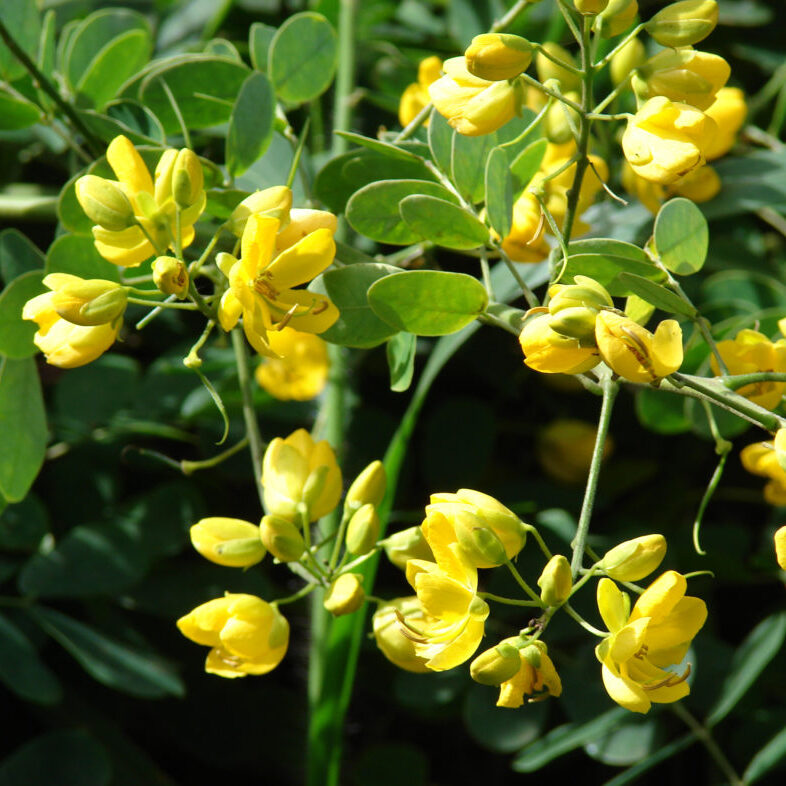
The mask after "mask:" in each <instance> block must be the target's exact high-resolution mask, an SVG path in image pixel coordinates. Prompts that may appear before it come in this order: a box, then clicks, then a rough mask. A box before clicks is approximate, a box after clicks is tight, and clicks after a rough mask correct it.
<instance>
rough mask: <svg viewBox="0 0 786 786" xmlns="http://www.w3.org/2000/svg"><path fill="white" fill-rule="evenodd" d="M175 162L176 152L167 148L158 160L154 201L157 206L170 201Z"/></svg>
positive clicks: (171, 148)
mask: <svg viewBox="0 0 786 786" xmlns="http://www.w3.org/2000/svg"><path fill="white" fill-rule="evenodd" d="M176 160H177V150H175V149H174V148H173V147H170V148H167V149H166V150H165V151H164V152H163V153H162V154H161V158H159V159H158V163H157V164H156V172H155V201H156V204H158V205H163V204H164V203H165V202H166V201H167V200H169V199H172V172H173V171H174V168H175V161H176Z"/></svg>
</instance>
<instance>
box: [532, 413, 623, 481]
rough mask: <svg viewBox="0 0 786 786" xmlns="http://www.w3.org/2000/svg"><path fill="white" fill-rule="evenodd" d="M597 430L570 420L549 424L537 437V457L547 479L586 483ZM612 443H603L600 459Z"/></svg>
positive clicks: (580, 421)
mask: <svg viewBox="0 0 786 786" xmlns="http://www.w3.org/2000/svg"><path fill="white" fill-rule="evenodd" d="M597 432H598V430H597V428H596V427H595V426H594V425H593V424H592V423H585V422H584V421H583V420H575V419H573V418H559V419H557V420H553V421H552V422H551V423H549V424H548V425H547V426H546V427H545V428H544V429H543V431H541V432H540V434H539V435H538V441H537V448H536V455H537V457H538V462H539V463H540V465H541V467H543V470H544V471H545V472H546V474H547V475H548V476H549V477H552V478H554V479H555V480H558V481H561V482H562V483H583V482H584V481H585V480H586V479H587V473H588V472H589V468H590V464H591V463H592V453H593V451H594V449H595V437H596V435H597ZM612 449H613V443H612V441H611V440H610V439H608V438H607V439H606V442H605V444H604V446H603V458H604V459H605V458H607V457H608V456H609V455H610V453H611V451H612Z"/></svg>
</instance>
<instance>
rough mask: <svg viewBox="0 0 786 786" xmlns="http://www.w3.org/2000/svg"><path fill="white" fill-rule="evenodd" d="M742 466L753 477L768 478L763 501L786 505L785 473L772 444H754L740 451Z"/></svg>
mask: <svg viewBox="0 0 786 786" xmlns="http://www.w3.org/2000/svg"><path fill="white" fill-rule="evenodd" d="M740 460H741V461H742V466H743V467H745V469H747V470H748V472H750V473H751V474H753V475H761V476H763V477H765V478H769V482H768V483H767V484H766V485H765V486H764V499H765V500H766V502H768V503H769V504H770V505H786V471H785V470H784V469H783V467H781V465H780V462H779V461H778V454H777V453H776V451H775V446H774V445H773V443H772V442H754V443H753V444H752V445H748V446H746V447H744V448H743V449H742V450H741V451H740Z"/></svg>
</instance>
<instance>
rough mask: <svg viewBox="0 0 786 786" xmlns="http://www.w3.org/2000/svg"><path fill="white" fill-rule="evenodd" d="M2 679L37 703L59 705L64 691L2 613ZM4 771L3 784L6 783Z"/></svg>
mask: <svg viewBox="0 0 786 786" xmlns="http://www.w3.org/2000/svg"><path fill="white" fill-rule="evenodd" d="M0 680H2V681H3V682H4V683H5V685H6V687H8V688H10V689H11V690H12V691H13V692H14V693H16V695H17V696H20V697H21V698H23V699H24V700H25V701H32V702H35V703H36V704H57V702H58V701H60V699H61V698H62V695H63V690H62V688H61V687H60V683H59V682H58V680H57V677H55V675H54V674H53V673H52V672H51V671H50V670H49V668H48V667H47V666H46V664H44V662H43V661H42V660H41V658H39V657H38V652H37V650H36V648H35V647H34V646H33V645H32V644H31V643H30V639H28V638H27V636H25V634H24V633H22V631H21V630H19V628H17V626H16V625H14V624H13V623H12V622H11V621H10V620H9V619H8V618H7V617H4V616H3V615H2V614H0ZM1 773H2V771H1V770H0V783H2V774H1Z"/></svg>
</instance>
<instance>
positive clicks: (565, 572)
mask: <svg viewBox="0 0 786 786" xmlns="http://www.w3.org/2000/svg"><path fill="white" fill-rule="evenodd" d="M538 586H539V587H540V599H541V600H542V601H543V603H545V604H546V605H547V606H558V605H560V604H562V603H564V602H565V601H566V600H567V599H568V598H569V597H570V591H571V590H572V589H573V575H572V573H571V570H570V563H569V562H568V560H567V557H564V556H563V555H562V554H555V555H554V556H553V557H552V558H551V559H550V560H549V561H548V562H547V563H546V567H545V568H543V572H542V573H541V574H540V578H538Z"/></svg>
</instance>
